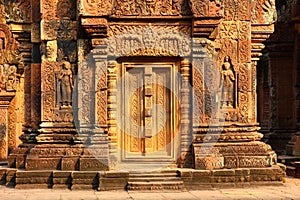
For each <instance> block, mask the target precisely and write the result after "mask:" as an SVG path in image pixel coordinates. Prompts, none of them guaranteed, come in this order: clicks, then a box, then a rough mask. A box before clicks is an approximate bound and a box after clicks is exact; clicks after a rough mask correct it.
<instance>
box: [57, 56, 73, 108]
mask: <svg viewBox="0 0 300 200" xmlns="http://www.w3.org/2000/svg"><path fill="white" fill-rule="evenodd" d="M64 60H65V61H63V63H62V69H61V71H60V73H59V74H58V81H59V83H60V84H59V85H60V88H59V89H60V102H61V106H62V107H63V108H64V107H71V106H72V91H73V87H74V86H73V73H72V70H71V64H70V62H69V61H68V58H66V57H65V59H64Z"/></svg>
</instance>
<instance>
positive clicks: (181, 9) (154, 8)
mask: <svg viewBox="0 0 300 200" xmlns="http://www.w3.org/2000/svg"><path fill="white" fill-rule="evenodd" d="M213 2H214V1H213ZM80 12H81V13H82V14H83V15H93V16H107V15H109V16H114V17H121V16H186V15H191V11H190V8H189V2H188V0H147V1H143V0H129V1H128V0H115V1H112V0H109V1H107V0H94V1H90V0H82V1H81V2H80Z"/></svg>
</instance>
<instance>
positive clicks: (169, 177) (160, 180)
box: [127, 170, 185, 191]
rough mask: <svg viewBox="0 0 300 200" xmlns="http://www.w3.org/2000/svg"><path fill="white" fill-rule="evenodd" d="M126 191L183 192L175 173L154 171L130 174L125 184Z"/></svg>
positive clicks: (180, 181)
mask: <svg viewBox="0 0 300 200" xmlns="http://www.w3.org/2000/svg"><path fill="white" fill-rule="evenodd" d="M127 189H128V190H147V191H153V190H158V191H161V190H164V191H166V190H171V191H183V190H184V189H185V187H184V184H183V181H182V180H181V178H180V177H179V176H178V174H177V171H174V170H173V171H171V170H170V171H155V172H144V173H130V174H129V180H128V184H127Z"/></svg>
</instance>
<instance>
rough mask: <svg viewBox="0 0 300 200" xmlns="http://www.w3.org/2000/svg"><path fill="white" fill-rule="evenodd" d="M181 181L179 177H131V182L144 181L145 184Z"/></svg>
mask: <svg viewBox="0 0 300 200" xmlns="http://www.w3.org/2000/svg"><path fill="white" fill-rule="evenodd" d="M177 180H180V178H178V177H129V181H131V182H133V181H137V182H140V181H144V182H155V181H156V182H159V181H160V182H162V181H163V182H165V181H177Z"/></svg>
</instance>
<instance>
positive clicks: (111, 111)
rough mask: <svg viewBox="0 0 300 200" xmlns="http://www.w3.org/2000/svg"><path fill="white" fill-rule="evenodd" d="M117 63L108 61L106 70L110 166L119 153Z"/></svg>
mask: <svg viewBox="0 0 300 200" xmlns="http://www.w3.org/2000/svg"><path fill="white" fill-rule="evenodd" d="M116 68H117V62H115V61H110V62H109V63H108V69H107V72H108V74H107V83H108V84H107V86H108V95H107V97H108V100H107V103H108V105H107V112H108V113H107V116H108V119H107V120H108V137H109V139H110V148H109V155H110V162H111V163H110V166H111V165H112V166H113V165H114V162H116V160H117V158H118V155H120V152H119V151H118V148H117V142H118V132H117V131H118V128H117V74H116V72H117V69H116Z"/></svg>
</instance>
